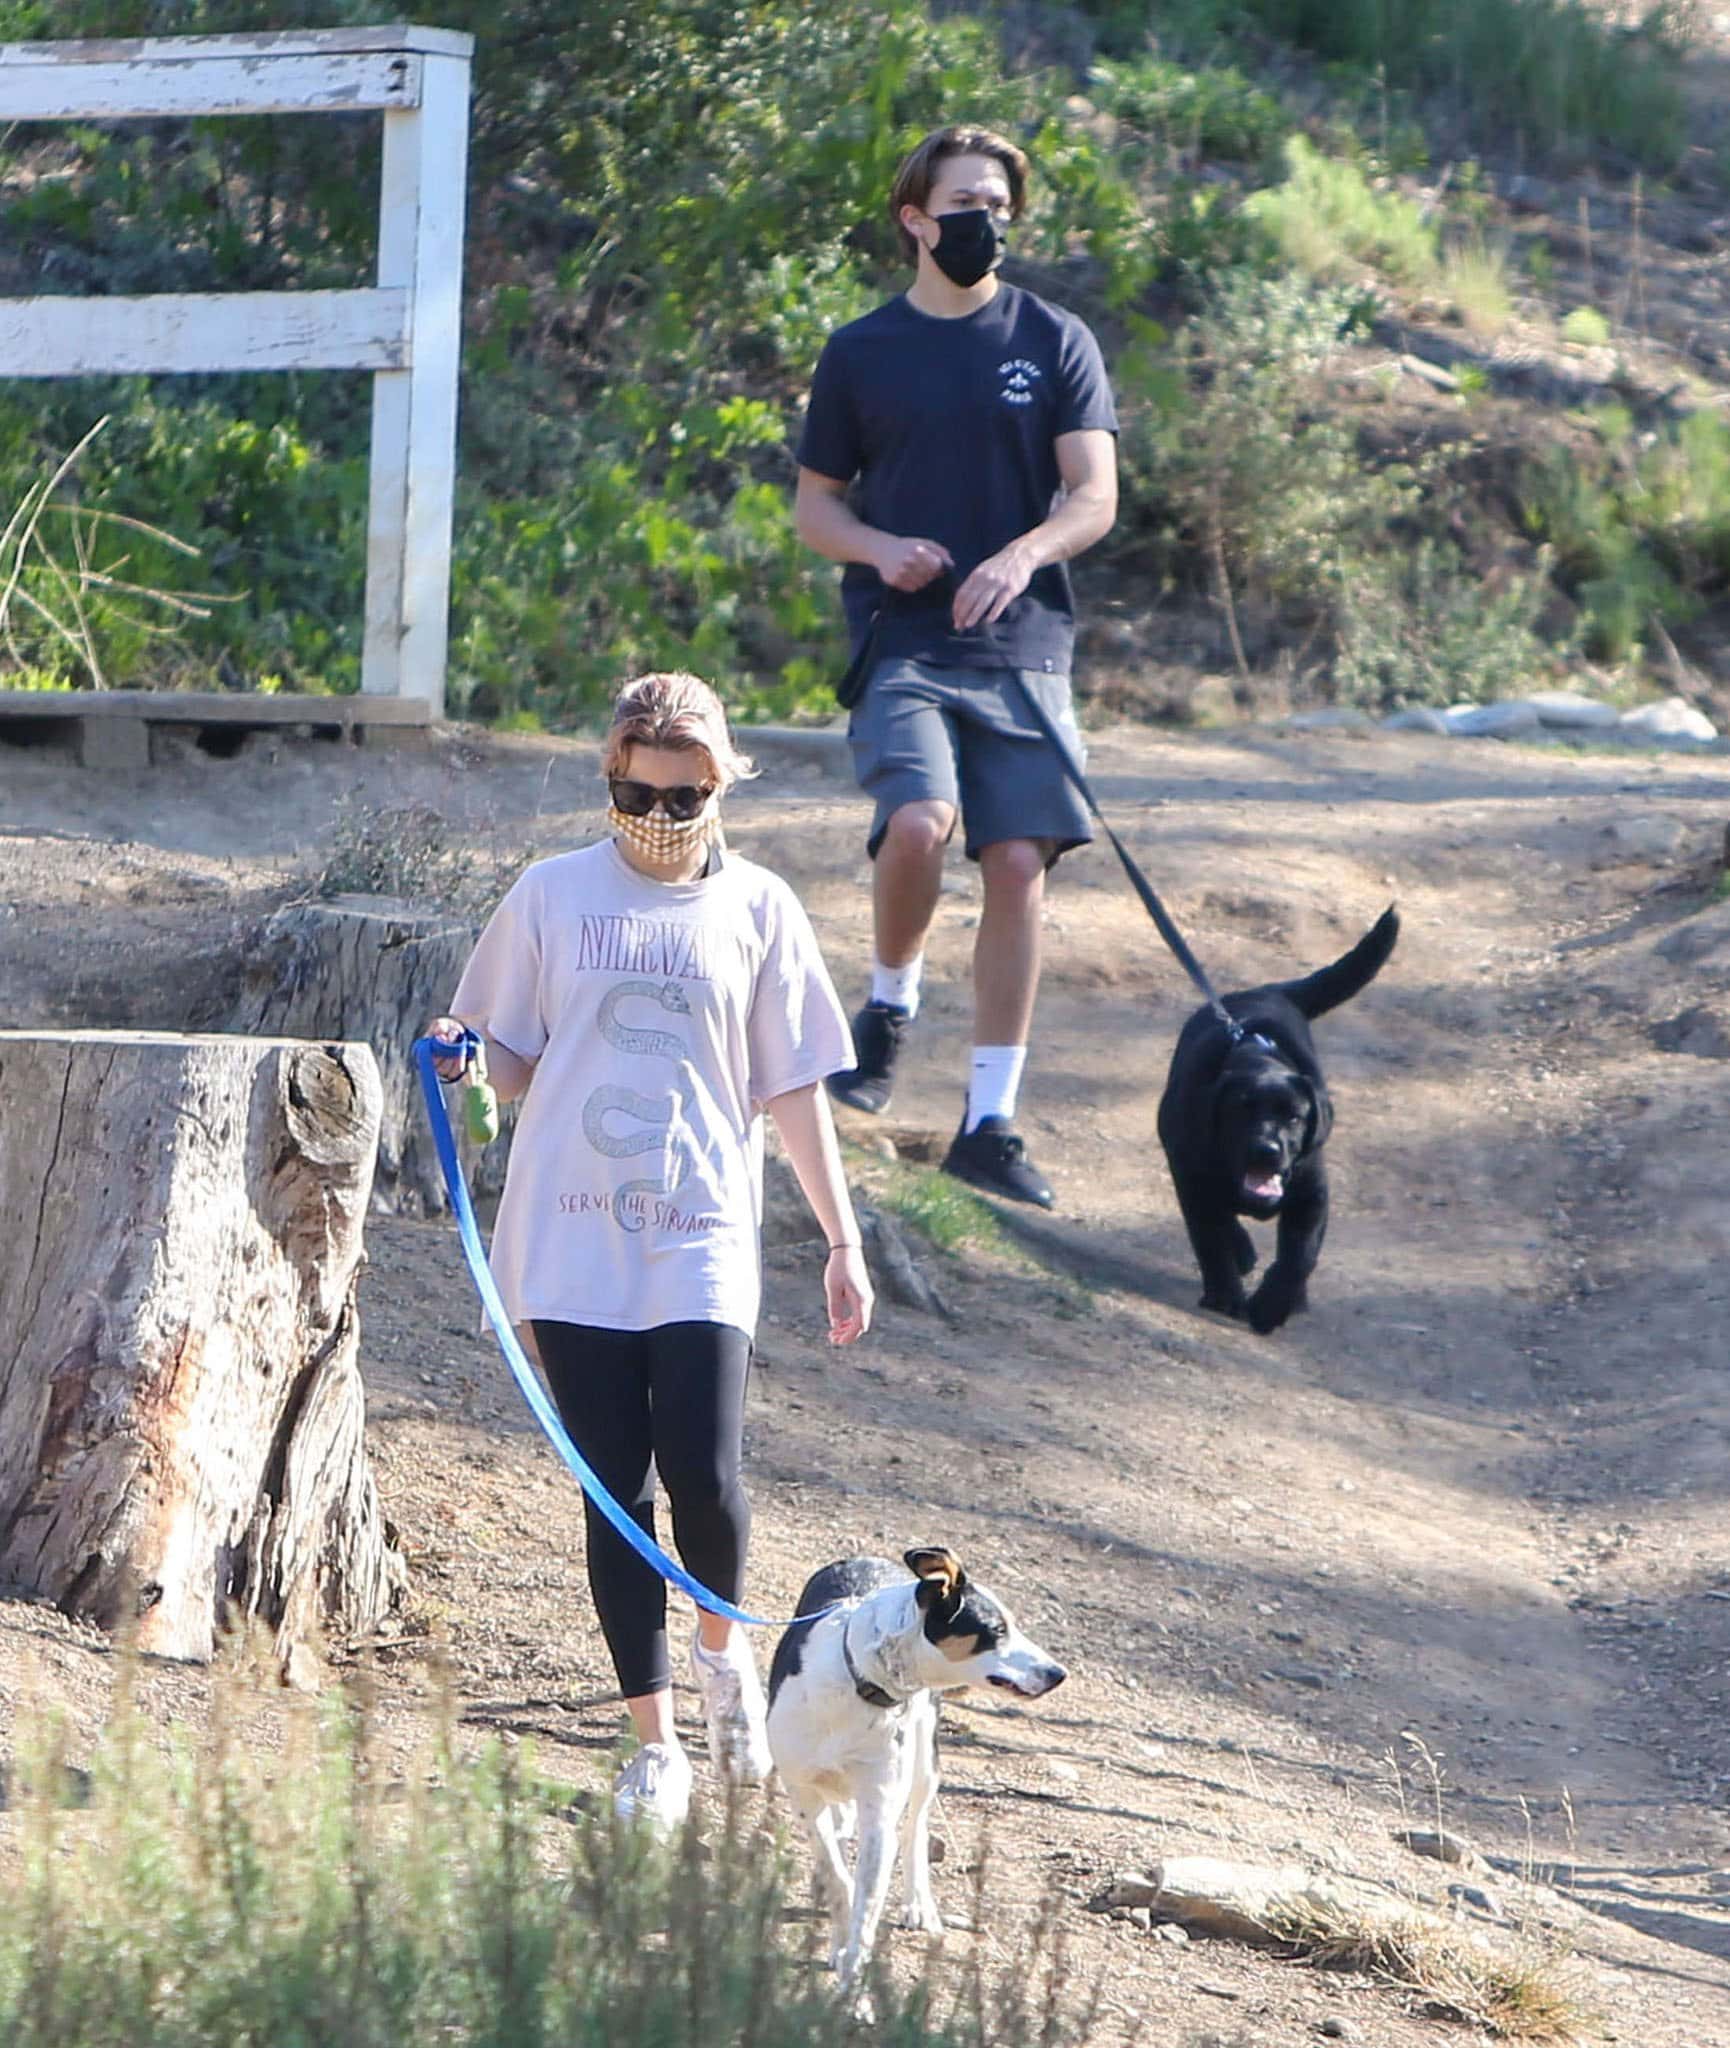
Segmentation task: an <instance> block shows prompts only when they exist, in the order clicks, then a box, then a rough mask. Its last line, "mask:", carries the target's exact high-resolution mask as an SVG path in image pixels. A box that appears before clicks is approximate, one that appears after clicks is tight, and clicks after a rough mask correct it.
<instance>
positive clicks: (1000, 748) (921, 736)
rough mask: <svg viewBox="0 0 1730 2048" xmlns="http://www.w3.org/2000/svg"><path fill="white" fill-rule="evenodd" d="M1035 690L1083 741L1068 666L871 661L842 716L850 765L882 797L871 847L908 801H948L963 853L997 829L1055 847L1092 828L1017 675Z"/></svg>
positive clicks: (973, 854) (1081, 757) (1074, 739)
mask: <svg viewBox="0 0 1730 2048" xmlns="http://www.w3.org/2000/svg"><path fill="white" fill-rule="evenodd" d="M1017 682H1019V683H1020V684H1021V685H1022V686H1023V687H1024V688H1026V689H1028V690H1031V691H1032V693H1033V694H1034V696H1035V697H1036V698H1037V699H1038V700H1039V705H1040V708H1041V709H1042V710H1043V711H1044V712H1045V714H1046V716H1047V717H1048V718H1049V719H1050V720H1051V722H1052V724H1053V725H1054V726H1056V728H1057V729H1058V731H1059V732H1061V733H1062V734H1063V735H1064V737H1065V738H1066V739H1067V740H1068V741H1069V744H1070V746H1071V747H1072V749H1073V750H1074V754H1075V758H1076V760H1077V761H1078V762H1081V763H1085V761H1086V758H1087V750H1086V748H1085V747H1084V746H1083V744H1082V739H1081V733H1080V731H1079V729H1078V728H1077V726H1076V723H1075V711H1074V708H1073V706H1072V705H1071V703H1070V699H1069V678H1068V677H1067V676H1056V675H1047V674H1045V672H1044V671H1043V670H1040V669H991V668H938V667H937V666H935V665H934V664H933V663H930V662H923V661H908V660H905V659H903V658H901V657H899V656H891V657H889V658H888V659H885V660H883V661H880V662H879V663H878V664H877V666H876V667H875V668H874V669H873V670H872V671H871V679H870V681H869V682H868V683H867V684H866V686H865V691H864V694H863V695H862V696H861V697H860V699H859V701H858V703H857V704H855V705H854V707H853V715H852V717H851V719H850V720H849V721H848V725H847V740H848V744H849V745H850V746H851V747H852V749H853V773H854V775H855V776H856V777H857V778H858V782H859V787H860V788H861V789H862V790H863V791H864V792H865V794H866V795H867V796H869V797H871V798H872V799H873V800H874V801H875V803H876V806H877V813H876V816H875V817H874V818H873V819H872V821H871V837H870V839H869V840H868V841H867V842H866V846H867V851H868V852H869V853H870V854H871V855H872V856H873V858H875V856H876V853H877V849H878V847H879V846H881V845H882V843H883V834H884V833H885V832H886V831H887V830H888V827H889V820H890V818H891V817H892V816H893V814H894V813H895V812H896V811H898V810H899V809H900V808H901V806H902V805H903V804H912V803H924V802H937V803H946V804H954V805H955V806H956V807H957V808H958V809H959V810H960V812H961V817H962V823H963V829H964V831H965V833H966V846H967V856H968V858H969V859H970V860H977V859H978V858H979V851H980V848H981V847H985V846H994V845H996V844H997V843H998V842H999V841H1000V840H1004V839H1044V840H1048V841H1050V843H1051V846H1052V855H1051V857H1052V859H1053V860H1055V859H1056V858H1057V856H1058V855H1059V854H1060V853H1066V852H1068V850H1069V849H1070V847H1072V846H1086V845H1088V844H1089V843H1090V842H1091V841H1092V838H1093V828H1092V826H1091V825H1090V824H1089V822H1088V816H1087V806H1086V805H1085V804H1084V803H1083V802H1082V801H1081V798H1080V797H1079V796H1078V795H1077V794H1076V792H1075V789H1074V786H1073V785H1072V784H1071V783H1070V781H1069V778H1068V777H1067V776H1066V775H1065V774H1064V772H1063V768H1062V765H1061V763H1060V762H1059V761H1058V759H1057V756H1056V754H1055V753H1054V752H1053V751H1052V748H1051V744H1050V742H1049V741H1048V740H1047V739H1046V738H1045V735H1044V734H1043V733H1042V732H1040V730H1039V728H1038V727H1037V726H1036V725H1035V724H1034V723H1033V721H1032V720H1031V719H1030V718H1029V716H1028V714H1027V709H1026V706H1025V705H1024V704H1023V703H1022V702H1021V699H1020V694H1019V692H1018V691H1017V689H1016V687H1015V685H1016V683H1017Z"/></svg>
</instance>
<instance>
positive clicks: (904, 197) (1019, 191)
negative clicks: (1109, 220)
mask: <svg viewBox="0 0 1730 2048" xmlns="http://www.w3.org/2000/svg"><path fill="white" fill-rule="evenodd" d="M952 156H988V157H991V158H993V159H995V161H996V162H998V163H1000V164H1001V165H1002V166H1003V174H1004V176H1005V177H1006V178H1007V179H1008V180H1009V213H1010V218H1011V219H1012V220H1019V219H1020V218H1021V216H1022V213H1023V211H1024V210H1025V208H1026V205H1027V175H1028V165H1027V158H1026V155H1025V154H1024V152H1022V151H1021V150H1019V149H1017V148H1016V146H1015V144H1014V143H1013V142H1011V141H1010V140H1009V138H1008V137H1007V136H1006V135H999V134H998V133H997V131H996V129H994V128H976V127H974V126H973V125H972V123H970V122H965V121H964V122H959V123H956V124H955V125H953V126H951V127H948V128H934V129H933V130H932V131H931V133H930V134H929V135H927V136H926V138H925V140H924V141H923V142H921V143H920V144H919V145H918V146H917V148H914V149H911V150H909V151H908V152H907V154H906V156H904V157H903V158H902V159H901V168H900V169H899V170H898V171H897V172H896V173H895V182H894V184H893V185H891V186H890V188H889V218H890V219H891V220H892V221H893V222H894V223H895V232H896V234H898V235H899V236H900V238H901V253H902V255H903V256H905V257H906V258H907V260H908V262H909V263H917V262H918V261H919V244H918V242H917V241H916V240H915V239H914V237H913V236H912V235H910V234H909V233H908V232H907V229H906V228H905V227H904V226H903V225H902V220H901V209H902V207H904V206H917V207H919V208H920V209H921V211H923V209H924V206H925V202H926V200H927V199H929V198H930V197H931V188H932V186H933V185H935V184H936V182H937V166H938V165H939V164H940V163H942V162H943V161H944V159H945V158H947V157H952Z"/></svg>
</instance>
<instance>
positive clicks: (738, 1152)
mask: <svg viewBox="0 0 1730 2048" xmlns="http://www.w3.org/2000/svg"><path fill="white" fill-rule="evenodd" d="M451 1013H452V1014H453V1015H454V1016H456V1017H460V1018H461V1019H462V1021H463V1022H464V1023H465V1024H467V1025H469V1026H470V1027H471V1028H474V1029H478V1030H482V1031H485V1032H486V1034H487V1035H488V1036H489V1037H490V1038H492V1039H494V1040H496V1042H497V1043H498V1044H500V1045H502V1046H505V1047H507V1048H508V1049H509V1050H510V1051H512V1052H514V1053H517V1054H519V1055H520V1056H521V1057H522V1058H524V1059H527V1060H533V1061H535V1062H536V1063H537V1064H536V1067H535V1076H534V1080H533V1082H532V1083H531V1085H530V1087H529V1091H528V1094H527V1096H526V1097H525V1098H524V1102H523V1106H522V1111H521V1114H520V1115H519V1117H518V1119H517V1127H516V1133H515V1136H514V1137H513V1139H512V1141H511V1158H510V1168H509V1171H508V1173H507V1175H506V1179H505V1192H504V1197H503V1200H502V1201H501V1203H500V1206H499V1215H498V1224H497V1228H496V1229H495V1231H494V1233H493V1243H492V1254H491V1258H492V1269H493V1275H494V1277H495V1279H496V1280H497V1281H498V1284H499V1291H500V1293H501V1294H502V1295H503V1296H504V1300H505V1305H506V1307H507V1308H508V1309H509V1310H510V1313H511V1316H512V1319H513V1320H514V1321H517V1322H525V1321H528V1320H530V1319H531V1318H534V1317H541V1318H545V1319H547V1320H552V1321H559V1322H568V1323H591V1324H596V1325H599V1326H601V1327H602V1328H605V1329H611V1330H648V1329H654V1328H656V1327H657V1326H658V1325H660V1324H662V1323H676V1322H714V1323H728V1324H732V1325H734V1326H735V1327H737V1328H738V1329H741V1330H744V1331H745V1332H746V1333H747V1335H749V1334H751V1333H753V1332H754V1330H755V1328H756V1323H757V1308H758V1302H759V1297H760V1295H761V1291H762V1275H761V1262H760V1257H759V1246H758V1237H759V1225H760V1222H761V1217H762V1207H763V1123H762V1116H761V1113H760V1112H761V1110H762V1106H763V1104H764V1103H765V1102H768V1101H769V1100H771V1099H772V1098H773V1097H774V1096H777V1095H783V1094H785V1093H786V1092H787V1091H788V1090H789V1089H793V1088H802V1087H805V1086H807V1085H809V1084H810V1083H811V1082H814V1081H819V1080H821V1079H822V1078H823V1076H824V1075H825V1074H832V1073H834V1072H835V1071H836V1069H837V1068H840V1067H846V1066H850V1065H851V1064H852V1062H853V1051H852V1045H851V1040H850V1038H849V1034H848V1029H847V1022H846V1018H845V1015H844V1014H843V1012H842V1009H841V1006H840V1004H839V1002H838V1001H837V1000H836V996H835V991H834V988H833V986H832V985H831V983H830V980H829V976H828V973H827V971H826V969H825V968H824V965H823V960H822V956H821V954H820V953H819V952H818V950H817V941H816V938H815V936H814V934H813V933H812V930H811V925H810V920H809V919H808V918H807V917H806V915H805V912H804V910H803V908H802V907H801V906H800V904H799V902H798V899H797V898H796V897H795V896H794V894H793V892H792V890H791V889H790V888H788V886H787V884H786V883H785V882H783V881H782V880H781V878H780V877H779V876H778V875H773V874H771V873H770V872H769V870H768V869H767V868H761V867H758V866H757V865H756V863H755V862H753V861H748V860H741V859H739V858H738V856H737V855H735V854H731V853H729V854H727V855H726V856H725V857H724V858H723V859H722V860H721V861H720V862H719V864H718V865H717V866H715V867H714V869H713V871H712V872H711V873H709V874H707V875H705V876H703V877H702V878H701V879H699V880H697V881H695V882H682V883H665V882H654V881H650V880H649V879H648V878H647V877H646V876H644V875H640V874H638V873H637V871H636V870H635V869H634V868H633V867H631V866H630V864H629V863H628V862H627V861H626V860H625V858H624V856H623V855H622V854H621V853H620V852H619V850H618V847H617V846H616V844H615V843H614V842H613V841H612V840H611V839H604V840H600V841H597V843H596V844H594V845H593V846H585V847H583V848H581V849H580V850H579V851H577V852H575V853H565V854H560V855H558V856H557V857H556V858H554V859H552V860H543V861H537V862H536V863H535V865H534V866H533V867H531V868H529V869H527V870H526V871H525V872H524V873H523V874H522V875H521V876H520V877H519V879H518V880H517V881H516V882H515V883H514V884H513V886H512V887H511V889H510V891H509V892H508V894H507V895H506V896H505V898H504V900H503V901H502V902H501V903H500V904H499V907H498V909H497V910H495V911H494V913H493V915H492V918H491V920H490V922H489V923H488V925H487V928H486V930H485V931H484V932H482V934H481V936H480V941H479V943H478V944H477V945H476V947H475V950H474V954H473V956H472V958H471V959H470V961H469V963H468V966H467V967H466V969H465V970H464V972H463V977H462V981H461V983H460V984H459V986H458V988H457V992H456V995H455V996H454V998H453V999H452V1002H451Z"/></svg>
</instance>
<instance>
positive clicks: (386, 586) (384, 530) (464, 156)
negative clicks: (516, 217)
mask: <svg viewBox="0 0 1730 2048" xmlns="http://www.w3.org/2000/svg"><path fill="white" fill-rule="evenodd" d="M468 103H469V68H468V65H467V64H466V63H462V62H459V61H458V60H457V59H455V58H449V57H428V58H427V60H426V79H425V86H424V90H423V99H422V104H421V108H420V111H419V112H417V113H406V114H387V115H386V116H385V122H384V165H383V177H382V180H381V190H380V204H379V257H378V276H379V283H380V285H381V286H397V287H399V288H403V289H407V290H411V291H412V292H413V293H414V334H415V347H414V360H413V364H412V366H411V368H410V369H409V370H407V371H405V372H398V373H389V372H387V373H385V374H383V375H381V376H379V377H376V378H375V379H374V380H373V426H372V482H371V494H370V499H369V504H368V512H367V556H366V635H365V640H364V643H363V647H362V653H361V684H360V686H361V689H362V690H363V691H364V692H366V693H367V694H369V695H371V694H375V693H383V694H386V695H398V696H402V695H406V696H412V697H418V698H421V699H423V700H425V701H426V702H427V703H428V704H430V705H431V706H432V707H433V709H434V712H435V714H436V713H438V712H440V711H442V709H443V705H444V675H445V657H446V653H447V649H448V643H449V627H450V616H449V615H450V552H451V520H452V512H453V507H454V502H455V491H456V423H457V369H458V358H459V354H460V350H461V343H462V252H463V207H464V196H465V185H466V179H467V163H468Z"/></svg>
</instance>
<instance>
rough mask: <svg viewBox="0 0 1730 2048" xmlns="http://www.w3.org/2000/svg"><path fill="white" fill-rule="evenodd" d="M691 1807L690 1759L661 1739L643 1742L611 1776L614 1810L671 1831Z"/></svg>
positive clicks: (667, 1832) (665, 1832)
mask: <svg viewBox="0 0 1730 2048" xmlns="http://www.w3.org/2000/svg"><path fill="white" fill-rule="evenodd" d="M690 1810H691V1759H690V1758H689V1757H688V1756H687V1755H686V1754H685V1752H684V1751H683V1750H682V1749H679V1748H677V1747H672V1748H669V1746H668V1745H667V1744H666V1743H664V1742H645V1743H644V1744H643V1746H642V1747H641V1748H640V1749H639V1750H638V1751H637V1753H636V1755H635V1756H634V1757H632V1758H631V1760H630V1762H629V1763H628V1764H626V1765H625V1767H624V1769H623V1770H622V1771H620V1773H619V1775H618V1776H617V1777H616V1778H615V1779H614V1780H613V1811H614V1812H615V1813H616V1814H617V1815H618V1816H619V1818H620V1820H630V1821H638V1820H640V1821H643V1822H645V1823H646V1824H647V1825H648V1826H649V1827H652V1828H654V1829H655V1830H656V1832H657V1833H659V1834H663V1835H670V1834H671V1833H672V1832H673V1830H674V1829H675V1828H676V1827H677V1826H678V1825H679V1823H680V1822H681V1821H682V1820H683V1819H684V1818H685V1816H686V1814H688V1813H689V1812H690Z"/></svg>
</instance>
